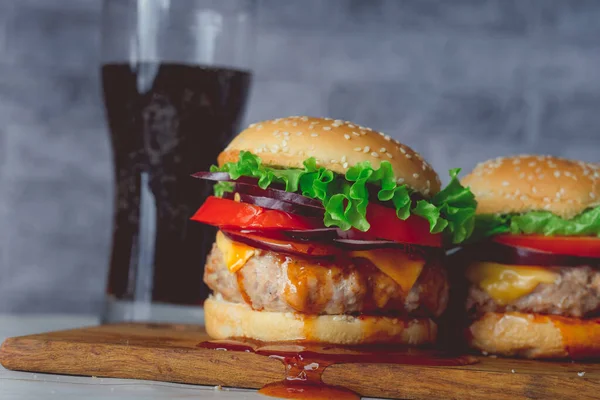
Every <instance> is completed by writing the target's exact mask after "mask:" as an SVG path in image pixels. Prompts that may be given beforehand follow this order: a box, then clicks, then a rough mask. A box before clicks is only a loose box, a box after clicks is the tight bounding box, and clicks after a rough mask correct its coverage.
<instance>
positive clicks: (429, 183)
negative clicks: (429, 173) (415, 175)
mask: <svg viewBox="0 0 600 400" xmlns="http://www.w3.org/2000/svg"><path fill="white" fill-rule="evenodd" d="M425 183H426V184H427V187H430V186H431V182H430V181H429V179H427V182H425Z"/></svg>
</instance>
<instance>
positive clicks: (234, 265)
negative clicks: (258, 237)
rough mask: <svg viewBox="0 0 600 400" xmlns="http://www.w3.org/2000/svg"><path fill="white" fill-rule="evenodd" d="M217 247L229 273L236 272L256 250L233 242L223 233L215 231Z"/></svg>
mask: <svg viewBox="0 0 600 400" xmlns="http://www.w3.org/2000/svg"><path fill="white" fill-rule="evenodd" d="M216 242H217V248H218V249H219V250H221V253H222V254H223V259H224V260H225V265H226V266H227V269H228V270H229V272H231V273H236V272H237V271H239V270H240V268H242V267H243V266H244V265H246V263H247V262H248V260H249V259H250V258H252V256H253V255H254V254H255V252H256V250H255V249H254V248H253V247H250V246H248V245H246V244H243V243H239V242H234V241H233V240H231V239H229V238H228V237H227V236H225V235H224V234H223V232H221V231H218V232H217V239H216Z"/></svg>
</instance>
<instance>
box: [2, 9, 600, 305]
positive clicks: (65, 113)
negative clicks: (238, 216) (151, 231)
mask: <svg viewBox="0 0 600 400" xmlns="http://www.w3.org/2000/svg"><path fill="white" fill-rule="evenodd" d="M599 20H600V1H596V0H455V1H446V0H368V1H367V0H302V1H301V0H259V18H258V21H259V29H258V39H259V41H258V48H257V53H256V71H255V81H254V87H253V91H252V95H251V99H250V105H249V110H248V113H247V120H248V121H255V120H259V119H263V118H271V117H276V116H282V115H287V114H311V115H329V116H331V117H336V118H344V119H350V120H353V121H356V122H358V123H360V124H364V125H368V126H371V127H373V128H375V129H379V130H383V131H385V132H386V133H389V134H391V135H393V136H394V137H396V138H398V139H400V140H403V141H405V142H406V143H408V144H410V145H411V146H413V147H415V148H416V149H417V150H419V151H421V152H422V153H423V154H424V155H425V156H426V158H428V159H429V160H430V161H431V163H432V164H433V165H434V167H436V168H437V169H438V170H439V171H440V172H441V173H443V172H444V170H447V169H448V168H451V167H455V166H459V167H463V168H467V169H468V168H471V167H472V166H473V165H474V163H475V162H477V161H478V160H482V159H486V158H489V157H493V156H498V155H506V154H511V153H517V152H543V153H552V154H556V155H563V156H568V157H579V158H582V159H585V160H589V161H594V162H600V149H599V146H600V113H599V112H598V110H599V109H600V68H599V65H600V44H599V43H600V42H598V38H599V37H600V24H599V23H598V21H599ZM99 27H100V1H99V0H19V1H16V0H6V1H2V2H0V121H1V123H0V312H11V311H12V312H39V311H41V312H44V311H48V312H51V311H66V312H90V311H97V310H98V309H99V305H100V304H101V301H102V296H103V291H104V284H105V277H106V272H107V271H106V268H107V261H108V254H109V250H110V249H109V247H110V245H109V238H110V232H111V212H112V204H111V199H112V187H111V179H112V178H111V166H110V148H109V142H108V136H107V132H106V125H105V122H104V120H103V109H102V102H101V97H100V93H99V85H98V62H99Z"/></svg>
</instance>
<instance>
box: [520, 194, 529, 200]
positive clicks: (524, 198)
mask: <svg viewBox="0 0 600 400" xmlns="http://www.w3.org/2000/svg"><path fill="white" fill-rule="evenodd" d="M528 198H529V197H527V196H526V195H523V196H521V197H520V199H521V201H525V200H527V199H528Z"/></svg>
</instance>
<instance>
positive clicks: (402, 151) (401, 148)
mask: <svg viewBox="0 0 600 400" xmlns="http://www.w3.org/2000/svg"><path fill="white" fill-rule="evenodd" d="M398 149H399V150H400V153H402V154H406V150H404V147H399V148H398Z"/></svg>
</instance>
